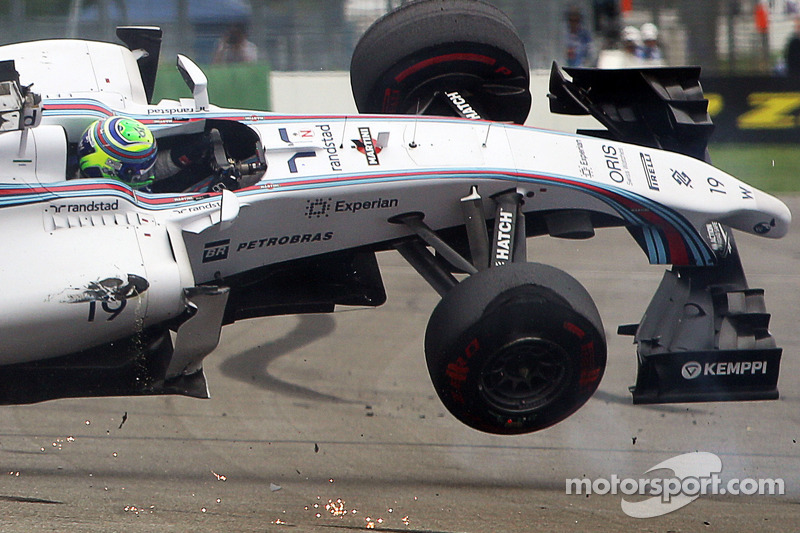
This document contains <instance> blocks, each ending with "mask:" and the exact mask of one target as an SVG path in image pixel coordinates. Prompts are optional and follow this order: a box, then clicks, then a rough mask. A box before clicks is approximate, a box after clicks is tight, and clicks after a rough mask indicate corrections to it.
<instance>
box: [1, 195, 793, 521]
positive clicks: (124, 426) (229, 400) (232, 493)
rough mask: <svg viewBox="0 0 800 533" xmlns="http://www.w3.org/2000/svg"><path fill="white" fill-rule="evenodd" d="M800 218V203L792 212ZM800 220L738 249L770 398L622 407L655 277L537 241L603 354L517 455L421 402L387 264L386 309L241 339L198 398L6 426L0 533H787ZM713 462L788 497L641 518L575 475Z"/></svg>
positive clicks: (282, 324)
mask: <svg viewBox="0 0 800 533" xmlns="http://www.w3.org/2000/svg"><path fill="white" fill-rule="evenodd" d="M785 201H786V202H787V203H789V205H790V207H791V208H792V210H793V212H794V213H796V214H797V213H800V197H796V196H795V197H787V198H785ZM798 226H800V224H798V222H797V221H796V222H795V223H794V228H793V231H792V232H791V233H790V235H789V236H788V237H787V238H785V239H783V240H781V241H772V240H769V239H763V238H757V237H750V236H746V235H742V234H738V235H737V242H738V244H739V248H740V251H741V255H742V259H743V262H744V265H745V271H746V272H747V274H748V280H749V282H750V285H751V286H752V287H761V288H764V289H765V290H766V300H767V308H768V311H769V312H771V313H772V322H771V331H772V333H773V334H774V336H775V337H776V339H777V341H778V343H779V345H780V346H782V347H783V348H784V355H783V362H782V373H781V380H780V383H779V387H780V390H781V399H780V400H778V401H770V402H749V403H747V402H742V403H698V404H675V405H657V406H634V405H632V404H631V399H630V394H629V393H628V387H629V386H630V385H632V384H633V382H634V378H635V372H636V365H635V350H634V346H633V345H632V344H631V339H630V338H629V337H620V336H618V335H617V334H616V328H617V326H618V325H619V324H629V323H636V322H638V321H639V319H640V318H641V315H642V313H643V311H644V309H645V307H646V305H647V303H648V302H649V300H650V297H651V295H652V293H653V291H654V290H655V288H656V286H657V284H658V283H659V281H660V279H661V276H662V273H663V271H664V267H659V266H651V265H648V264H647V262H646V258H645V256H644V254H643V253H642V252H641V250H640V249H639V248H638V247H636V245H635V244H634V243H633V241H632V239H631V238H630V237H629V236H628V235H627V233H626V232H624V231H622V230H617V229H614V230H602V231H599V232H598V236H597V237H596V238H594V239H591V240H589V241H581V242H574V241H559V240H555V239H537V240H530V241H529V255H530V259H531V260H535V261H541V262H544V263H549V264H552V265H555V266H558V267H560V268H564V269H565V270H567V271H568V272H570V273H571V274H572V275H574V276H575V277H577V278H578V279H579V280H580V281H581V282H582V283H583V284H584V285H585V286H586V287H587V289H588V290H589V292H590V293H591V294H592V296H593V297H594V298H595V301H596V302H597V305H598V308H599V309H600V312H601V315H602V317H603V320H604V323H605V328H606V331H607V335H608V339H609V363H608V367H607V369H606V373H605V377H604V379H603V382H602V384H601V385H600V389H599V390H598V392H597V393H596V394H595V396H594V397H593V398H592V399H591V400H590V401H589V402H588V403H587V404H586V405H585V406H584V407H583V408H582V409H581V410H580V411H578V412H577V413H576V414H575V415H573V416H572V417H570V418H569V419H567V420H566V421H564V422H562V423H560V424H558V425H556V426H554V427H552V428H549V429H547V430H545V431H542V432H538V433H534V434H530V435H525V436H515V437H500V436H493V435H486V434H482V433H479V432H476V431H474V430H471V429H469V428H467V427H465V426H463V425H461V424H460V423H458V422H457V421H456V420H455V419H453V418H452V417H451V416H450V415H449V414H447V413H446V412H445V410H444V408H443V407H442V405H441V404H440V402H439V400H438V398H437V397H436V396H435V393H434V391H433V388H432V386H431V385H430V382H429V379H428V376H427V371H426V368H425V362H424V357H423V350H422V343H423V336H424V331H425V325H426V323H427V320H428V316H429V314H430V312H431V310H432V309H433V307H434V306H435V305H436V303H437V300H438V299H437V296H436V294H435V293H434V292H433V290H431V289H430V288H429V287H428V286H427V285H426V284H425V282H424V281H422V279H421V278H420V277H419V276H418V275H417V274H416V273H415V272H414V271H413V270H412V269H411V268H410V267H409V266H408V265H406V264H405V263H404V261H403V260H402V259H401V258H400V257H399V256H398V255H397V254H394V253H386V254H381V256H380V258H379V259H380V262H381V265H382V271H383V274H384V281H385V284H386V289H387V293H388V297H389V300H388V302H387V303H386V304H385V305H384V306H383V307H381V308H378V309H374V310H373V309H358V310H344V311H341V312H337V313H334V314H332V315H306V316H289V317H277V318H268V319H258V320H251V321H245V322H241V323H237V324H234V325H233V326H230V327H227V328H226V329H225V330H224V331H223V335H222V340H221V343H220V346H219V348H218V349H217V350H216V351H215V352H214V353H213V354H211V355H210V356H209V357H208V358H207V360H206V371H207V374H208V381H209V386H210V389H211V393H212V399H210V400H195V399H189V398H181V397H157V398H113V399H76V400H59V401H52V402H46V403H42V404H37V405H30V406H15V407H2V408H0V532H30V531H70V532H83V531H86V532H108V531H125V532H129V531H158V532H172V531H248V532H249V531H284V530H285V531H319V532H324V531H339V530H362V529H371V528H373V527H374V529H376V530H384V531H431V532H462V531H465V532H484V531H507V532H518V531H556V532H562V531H563V532H567V531H570V532H571V531H625V532H628V531H653V532H668V531H675V532H679V531H680V532H697V531H702V532H711V531H726V532H727V531H776V532H783V531H790V530H797V529H798V528H800V442H798V441H800V410H799V409H798V408H800V358H798V353H799V352H800V333H798V328H797V315H798V311H800V306H798V305H797V301H798V298H799V297H800V227H798ZM693 451H706V452H711V453H714V454H717V455H718V456H719V457H720V458H721V460H722V463H723V470H722V478H723V479H725V480H728V479H734V478H739V479H744V478H772V479H778V478H780V479H782V480H783V481H784V486H785V492H786V494H785V495H783V496H730V495H726V496H702V497H700V498H699V499H698V500H696V501H695V502H693V503H691V504H689V505H688V506H686V507H684V508H682V509H680V510H677V511H675V512H672V513H670V514H667V515H665V516H661V517H658V518H651V519H634V518H630V517H628V516H627V515H625V513H623V511H622V509H621V499H622V496H620V495H605V496H597V495H592V496H590V497H587V496H585V495H574V494H566V491H565V481H566V479H567V478H578V477H583V476H585V477H588V478H590V479H597V478H605V479H608V478H610V477H611V476H612V475H616V476H618V477H619V478H626V477H629V478H640V477H642V476H644V474H645V472H646V471H647V470H649V469H650V468H651V467H653V466H655V465H656V464H658V463H660V462H662V461H664V460H667V459H669V458H671V457H674V456H676V455H679V454H683V453H687V452H693Z"/></svg>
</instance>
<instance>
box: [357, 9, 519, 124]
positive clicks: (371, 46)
mask: <svg viewBox="0 0 800 533" xmlns="http://www.w3.org/2000/svg"><path fill="white" fill-rule="evenodd" d="M350 81H351V85H352V88H353V97H354V99H355V102H356V106H357V107H358V110H359V112H361V113H389V114H397V113H400V114H437V115H439V114H445V115H448V114H449V115H451V116H457V113H454V112H453V111H452V110H451V109H450V108H448V106H446V105H445V106H443V105H441V104H439V105H435V104H434V105H431V104H432V102H433V101H434V97H435V96H436V95H437V94H441V93H442V92H444V91H451V92H452V91H456V92H458V93H459V94H460V96H461V97H463V98H465V99H466V101H467V102H470V103H473V104H474V105H475V107H476V109H480V110H481V111H482V115H481V118H484V119H488V120H496V121H507V122H516V123H519V124H521V123H523V122H525V119H526V118H527V116H528V112H529V111H530V104H531V95H530V91H529V86H530V72H529V69H528V59H527V55H526V53H525V47H524V45H523V43H522V41H521V40H520V38H519V36H518V35H517V32H516V30H515V29H514V27H513V25H512V24H511V21H510V20H509V19H508V17H507V16H506V15H505V14H504V13H503V12H502V11H500V10H499V9H497V8H496V7H494V6H492V5H490V4H488V3H485V2H483V1H479V0H418V1H416V2H409V3H406V4H404V5H402V6H401V7H399V8H398V9H396V10H394V11H392V12H390V13H388V14H387V15H385V16H384V17H382V18H380V19H378V20H377V21H376V22H375V23H374V24H373V25H372V26H371V27H370V28H369V29H368V30H367V31H366V32H365V33H364V35H363V36H362V37H361V39H360V40H359V42H358V44H357V45H356V48H355V50H354V52H353V56H352V60H351V63H350Z"/></svg>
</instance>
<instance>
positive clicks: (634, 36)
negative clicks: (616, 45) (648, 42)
mask: <svg viewBox="0 0 800 533" xmlns="http://www.w3.org/2000/svg"><path fill="white" fill-rule="evenodd" d="M641 38H642V34H641V33H640V32H639V30H638V28H636V27H635V26H625V28H624V29H623V30H622V40H623V42H629V41H630V42H634V43H637V44H638V43H639V42H640V41H641Z"/></svg>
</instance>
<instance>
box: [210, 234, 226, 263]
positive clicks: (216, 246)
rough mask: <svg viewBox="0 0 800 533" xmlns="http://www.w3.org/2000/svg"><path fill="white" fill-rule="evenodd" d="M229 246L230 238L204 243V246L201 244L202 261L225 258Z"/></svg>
mask: <svg viewBox="0 0 800 533" xmlns="http://www.w3.org/2000/svg"><path fill="white" fill-rule="evenodd" d="M230 248H231V240H230V239H225V240H222V241H214V242H208V243H206V244H205V246H203V263H211V262H213V261H223V260H225V259H227V258H228V252H229V251H230Z"/></svg>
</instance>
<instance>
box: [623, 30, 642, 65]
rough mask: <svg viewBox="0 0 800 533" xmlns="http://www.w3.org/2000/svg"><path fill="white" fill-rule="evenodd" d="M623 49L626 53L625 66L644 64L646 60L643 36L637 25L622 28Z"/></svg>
mask: <svg viewBox="0 0 800 533" xmlns="http://www.w3.org/2000/svg"><path fill="white" fill-rule="evenodd" d="M622 51H623V53H624V61H623V63H624V65H623V66H625V67H636V66H641V65H642V63H643V61H644V55H643V52H642V36H641V32H640V31H639V29H638V28H636V27H635V26H625V27H624V28H623V29H622Z"/></svg>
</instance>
